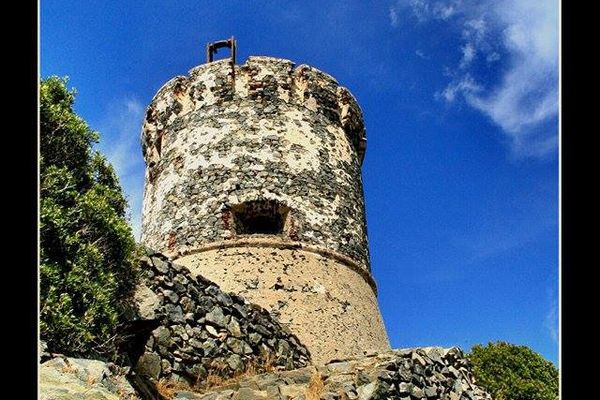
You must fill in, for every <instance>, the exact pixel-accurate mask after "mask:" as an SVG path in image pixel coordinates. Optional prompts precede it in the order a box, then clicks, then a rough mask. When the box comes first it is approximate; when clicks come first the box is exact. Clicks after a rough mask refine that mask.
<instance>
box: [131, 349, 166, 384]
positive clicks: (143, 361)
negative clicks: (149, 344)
mask: <svg viewBox="0 0 600 400" xmlns="http://www.w3.org/2000/svg"><path fill="white" fill-rule="evenodd" d="M136 371H137V372H138V373H139V374H140V375H144V376H148V377H150V378H154V379H157V378H158V376H159V375H160V371H161V359H160V356H159V355H158V354H156V353H149V352H146V353H144V354H142V356H141V357H140V358H139V359H138V362H137V366H136Z"/></svg>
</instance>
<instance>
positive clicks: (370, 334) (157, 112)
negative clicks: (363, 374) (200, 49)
mask: <svg viewBox="0 0 600 400" xmlns="http://www.w3.org/2000/svg"><path fill="white" fill-rule="evenodd" d="M142 143H143V151H144V158H145V160H146V164H147V169H146V187H145V194H144V208H143V221H142V242H143V243H144V244H146V245H147V246H149V247H151V248H153V249H156V250H159V251H161V252H163V253H165V254H167V255H169V256H171V257H174V258H176V259H178V263H180V264H183V265H186V266H188V267H189V268H190V269H191V270H192V271H193V272H195V273H199V274H202V275H204V276H206V277H207V278H209V279H211V280H213V281H215V282H216V283H218V284H219V285H220V286H221V287H222V288H223V289H225V290H230V291H233V292H237V293H240V294H242V295H244V296H246V297H247V298H248V299H249V300H250V301H253V302H256V303H258V304H260V305H261V306H263V307H265V308H267V309H270V310H272V311H273V312H274V313H276V314H277V315H279V318H280V320H281V322H282V323H284V324H288V325H289V326H290V328H291V329H292V331H294V333H296V334H297V335H298V337H299V338H300V339H301V340H302V341H303V342H304V343H305V344H306V345H307V346H308V348H309V350H310V351H311V353H312V355H313V358H314V359H315V361H317V362H319V361H327V360H328V359H331V358H340V357H346V356H352V355H360V354H363V352H364V351H371V350H372V351H380V350H385V349H387V348H389V345H388V341H387V336H386V333H385V329H384V327H383V323H382V320H381V316H380V313H379V309H378V306H377V300H376V293H375V284H374V282H373V280H372V277H371V274H370V262H369V252H368V243H367V235H366V221H365V213H364V202H363V188H362V181H361V171H360V168H361V163H362V158H363V156H364V148H365V146H364V144H365V132H364V125H363V121H362V114H361V111H360V108H359V106H358V104H357V103H356V101H355V100H354V98H353V97H352V95H351V94H350V93H349V92H348V91H347V90H346V89H345V88H343V87H341V86H339V85H338V84H337V82H336V81H335V80H334V79H333V78H332V77H331V76H329V75H327V74H325V73H323V72H321V71H318V70H316V69H314V68H311V67H308V66H304V65H303V66H299V67H296V68H295V66H294V64H293V63H292V62H291V61H288V60H282V59H275V58H270V57H250V58H249V59H248V61H247V62H246V63H245V64H243V65H240V66H232V65H231V63H230V62H229V61H228V60H223V61H217V62H213V63H209V64H204V65H200V66H198V67H196V68H194V69H192V70H191V71H190V74H189V76H187V77H176V78H174V79H172V80H170V81H169V82H167V83H166V84H165V85H164V86H163V87H162V88H161V89H160V90H159V91H158V93H157V95H156V96H155V97H154V99H153V100H152V103H151V104H150V106H149V108H148V111H147V115H146V120H145V122H144V127H143V131H142ZM325 332H335V333H334V334H326V333H325Z"/></svg>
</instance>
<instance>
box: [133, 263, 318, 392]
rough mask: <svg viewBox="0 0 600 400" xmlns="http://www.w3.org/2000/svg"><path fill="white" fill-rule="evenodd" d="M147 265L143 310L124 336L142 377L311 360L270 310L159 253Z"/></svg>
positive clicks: (186, 376) (138, 304) (138, 301)
mask: <svg viewBox="0 0 600 400" xmlns="http://www.w3.org/2000/svg"><path fill="white" fill-rule="evenodd" d="M141 268H142V270H143V274H144V277H143V279H142V283H140V285H138V287H137V289H136V292H135V295H134V300H135V308H136V312H135V316H134V317H132V322H131V325H130V326H129V327H128V328H127V330H126V333H125V335H129V338H128V339H127V341H128V343H129V344H130V345H129V349H128V351H129V353H130V358H132V359H133V360H132V362H133V364H134V365H135V368H134V369H135V370H136V372H137V373H138V374H139V375H143V376H146V377H149V378H151V379H153V380H158V379H161V378H165V379H167V380H175V381H177V380H185V381H187V382H188V383H190V384H195V383H196V381H197V380H198V379H200V381H202V379H204V378H206V377H207V375H208V374H214V375H219V376H231V375H234V374H236V373H240V372H243V371H244V370H245V369H247V367H248V366H250V365H251V366H252V367H253V368H255V369H257V370H259V371H260V370H261V369H264V368H270V367H281V368H283V369H293V368H298V367H303V366H305V365H307V364H308V362H309V360H310V354H309V352H308V351H307V350H306V348H305V347H304V346H303V345H302V344H301V343H300V342H299V340H298V339H297V338H296V336H295V335H293V334H292V333H291V332H289V330H288V329H287V328H286V327H284V326H282V325H281V324H280V323H279V322H278V321H277V320H276V319H275V318H273V317H272V316H271V315H270V314H269V313H268V312H267V311H266V310H264V309H263V308H261V307H259V306H257V305H254V304H250V303H248V302H247V301H245V300H244V299H243V298H241V297H239V296H237V295H234V294H230V293H226V292H224V291H222V290H221V289H219V287H218V286H217V285H215V284H214V283H212V282H210V281H208V280H206V279H203V278H202V277H193V276H192V275H191V274H190V273H189V271H187V269H186V268H184V267H182V266H180V265H177V264H174V263H172V262H171V261H169V260H168V259H167V258H166V257H165V256H163V255H161V254H158V253H152V252H149V253H148V256H145V257H143V258H142V262H141ZM135 344H137V345H135Z"/></svg>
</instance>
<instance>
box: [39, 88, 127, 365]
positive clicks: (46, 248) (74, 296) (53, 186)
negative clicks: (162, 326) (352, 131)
mask: <svg viewBox="0 0 600 400" xmlns="http://www.w3.org/2000/svg"><path fill="white" fill-rule="evenodd" d="M66 84H67V78H62V79H61V78H58V77H55V76H53V77H50V78H48V79H45V80H42V81H41V83H40V160H39V162H40V336H41V339H42V340H45V341H46V342H47V344H48V348H49V350H50V351H53V352H59V353H64V354H69V355H78V356H101V357H102V356H104V357H108V356H109V354H110V353H111V352H112V351H113V349H112V338H113V337H114V334H115V330H116V328H117V325H118V323H119V322H120V319H121V315H120V309H121V308H120V306H121V304H122V300H123V299H124V298H125V297H126V295H127V294H128V293H129V292H130V290H131V288H132V285H133V283H134V279H135V269H134V264H135V257H136V244H135V240H134V238H133V235H132V232H131V228H130V226H129V224H128V223H127V220H126V218H125V211H126V207H127V203H126V200H125V198H124V196H123V192H122V190H121V187H120V185H119V182H118V179H117V176H116V174H115V172H114V170H113V168H112V166H111V165H110V164H109V163H108V162H107V160H106V159H105V158H104V157H103V156H102V155H101V154H100V153H98V152H97V151H94V150H93V149H92V145H93V143H95V142H97V141H98V138H99V135H98V133H97V132H94V131H92V130H91V129H90V127H89V126H88V124H87V123H86V122H85V121H84V120H83V119H82V118H80V117H79V116H78V115H77V114H76V113H75V112H74V111H73V104H74V100H75V91H74V90H68V89H67V87H66Z"/></svg>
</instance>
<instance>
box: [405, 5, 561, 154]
mask: <svg viewBox="0 0 600 400" xmlns="http://www.w3.org/2000/svg"><path fill="white" fill-rule="evenodd" d="M395 4H396V7H397V9H398V10H400V9H408V10H410V12H411V13H412V14H413V15H414V16H415V17H416V18H417V19H418V20H419V21H420V22H421V23H422V22H426V21H427V20H431V19H437V20H445V21H447V22H448V23H449V24H456V25H457V26H458V27H459V28H460V29H461V38H460V39H461V41H462V45H461V46H460V47H459V48H458V49H457V51H458V52H460V54H461V58H460V61H458V65H457V66H456V67H455V69H454V71H452V73H450V74H448V75H449V76H451V80H450V82H449V83H448V85H447V86H446V88H445V89H443V90H442V91H441V93H440V92H438V93H436V97H438V98H442V99H444V100H446V101H447V102H454V101H456V100H457V99H458V98H463V99H464V100H465V101H466V103H467V104H469V105H470V106H471V107H473V108H475V109H477V110H479V111H480V112H482V113H483V114H485V115H486V116H488V117H489V118H490V119H491V120H492V121H493V122H494V123H495V124H496V125H498V126H499V127H500V128H501V129H502V130H503V132H504V133H505V134H506V137H507V138H508V139H509V143H510V146H511V150H512V152H513V155H515V156H535V157H543V156H546V155H548V154H550V153H553V152H554V151H555V150H556V145H557V142H558V141H557V132H556V124H555V120H556V118H557V115H558V4H557V0H505V1H502V2H498V1H493V0H481V1H475V0H464V1H446V2H442V1H425V0H400V1H397V2H396V3H395ZM397 17H398V16H397ZM501 54H503V56H502V57H503V60H502V61H503V64H502V66H501V67H502V69H501V70H500V68H497V67H498V64H497V62H498V61H500V60H501ZM504 54H505V56H504ZM479 56H481V59H482V60H485V62H487V64H486V66H487V67H488V68H491V67H492V66H494V67H495V68H497V70H496V71H494V72H495V74H496V75H497V76H496V77H493V80H491V82H494V83H493V84H491V85H490V84H488V85H487V86H486V85H484V83H483V82H482V81H481V80H478V79H477V74H476V71H477V70H476V69H475V65H476V61H477V58H479ZM488 72H489V71H488ZM486 80H487V81H488V82H490V80H489V78H487V79H486Z"/></svg>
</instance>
